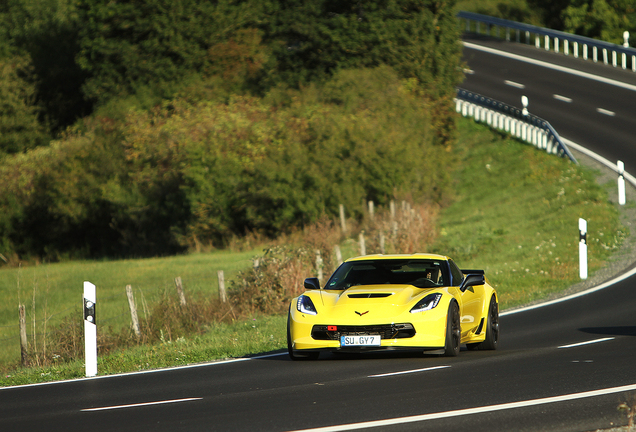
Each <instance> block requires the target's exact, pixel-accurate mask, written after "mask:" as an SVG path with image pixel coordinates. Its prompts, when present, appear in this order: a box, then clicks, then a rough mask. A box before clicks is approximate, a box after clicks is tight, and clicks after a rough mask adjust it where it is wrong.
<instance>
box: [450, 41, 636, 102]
mask: <svg viewBox="0 0 636 432" xmlns="http://www.w3.org/2000/svg"><path fill="white" fill-rule="evenodd" d="M462 43H463V44H464V46H465V47H467V48H471V49H475V50H479V51H484V52H488V53H490V54H495V55H499V56H503V57H508V58H511V59H514V60H518V61H522V62H526V63H531V64H534V65H537V66H542V67H546V68H548V69H554V70H557V71H559V72H565V73H569V74H572V75H577V76H580V77H583V78H588V79H591V80H595V81H599V82H602V83H605V84H609V85H613V86H617V87H622V88H624V89H627V90H632V91H636V85H633V84H627V83H624V82H621V81H616V80H613V79H609V78H605V77H602V76H598V75H594V74H591V73H587V72H581V71H578V70H576V69H570V68H566V67H563V66H558V65H554V64H551V63H547V62H544V61H541V60H535V59H531V58H528V57H523V56H520V55H517V54H511V53H507V52H505V51H499V50H496V49H493V48H488V47H484V46H481V45H477V44H474V43H470V42H462Z"/></svg>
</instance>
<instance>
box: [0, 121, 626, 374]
mask: <svg viewBox="0 0 636 432" xmlns="http://www.w3.org/2000/svg"><path fill="white" fill-rule="evenodd" d="M458 126H459V144H458V145H457V148H456V151H457V155H458V158H459V165H458V166H459V168H458V170H457V171H456V172H455V174H454V176H455V179H456V182H455V188H454V191H453V194H454V199H453V200H452V201H453V202H452V203H451V204H450V205H449V206H447V207H446V208H444V209H443V210H442V212H441V214H440V220H439V229H440V234H439V236H438V241H437V242H436V243H435V245H434V246H433V247H432V250H431V251H432V252H438V253H443V254H446V255H449V256H451V257H452V258H454V259H455V260H456V261H457V263H458V264H459V265H460V267H463V268H483V269H485V270H486V274H487V276H488V278H489V280H490V282H491V283H492V284H493V285H494V286H495V287H496V288H497V290H498V292H499V295H500V303H501V307H502V309H506V308H510V307H513V306H517V305H520V304H524V303H528V302H530V301H534V300H537V299H540V298H545V297H547V296H549V295H550V294H552V293H555V292H558V291H560V290H563V289H564V288H566V287H569V286H571V285H572V284H574V283H576V282H578V281H579V279H578V246H577V244H578V218H579V217H583V218H585V219H587V220H588V230H589V232H588V244H589V257H590V261H589V268H590V275H591V274H592V273H593V272H594V271H595V270H596V269H598V268H600V267H601V266H602V265H603V263H604V262H605V261H606V260H607V259H608V258H609V256H610V254H611V253H612V251H614V250H616V249H617V248H618V247H619V245H620V243H621V241H622V239H623V238H624V237H625V236H626V235H627V231H626V230H625V229H624V228H623V227H622V226H621V225H620V224H619V222H618V220H619V218H618V210H617V207H616V206H615V205H614V204H612V203H611V202H609V200H608V195H607V190H606V189H604V187H602V186H599V185H598V184H597V183H596V181H595V173H594V172H592V171H590V170H589V169H586V168H585V167H581V166H577V165H574V164H572V163H570V162H569V161H568V160H566V159H561V158H557V157H555V156H550V155H547V154H546V153H544V152H542V151H538V150H536V149H534V148H533V147H531V146H528V145H526V144H522V143H520V142H519V141H516V140H513V139H510V138H507V137H505V136H502V135H499V134H497V133H493V132H492V131H490V130H489V129H487V128H486V127H484V126H482V125H479V124H475V123H474V122H472V121H471V120H465V119H460V120H459V121H458ZM632 204H633V203H628V205H632ZM342 250H343V255H344V257H345V258H346V257H348V256H351V255H353V254H355V253H356V244H355V241H351V240H349V241H347V242H345V243H344V244H343V245H342ZM257 252H258V251H252V252H244V253H232V252H214V253H208V254H195V255H189V256H179V257H172V258H157V259H147V260H130V261H113V262H71V263H60V264H47V265H39V266H35V267H26V268H22V269H2V270H0V295H1V296H2V299H3V303H2V304H1V305H0V342H1V343H2V344H3V350H2V352H1V353H0V356H3V357H2V360H0V361H2V364H4V365H6V364H7V363H13V364H16V363H17V362H18V361H19V344H18V336H17V316H18V313H17V310H18V302H19V301H21V302H23V303H25V304H26V305H27V310H28V311H29V314H30V315H29V321H30V320H31V319H32V317H33V316H35V317H36V319H37V321H36V332H41V331H42V323H43V320H42V318H43V317H44V316H47V317H49V321H50V323H53V322H54V321H55V320H57V319H58V318H60V317H62V316H64V315H65V314H67V313H69V311H71V312H72V310H73V309H74V308H76V309H77V313H81V312H80V305H81V296H82V282H83V281H84V280H90V281H91V282H93V283H95V284H96V285H97V301H98V309H97V310H98V312H97V313H98V320H99V321H98V322H101V323H102V324H104V325H107V326H113V327H114V328H117V327H118V326H119V327H121V326H126V325H129V313H128V306H127V303H126V297H125V294H124V287H125V285H126V284H131V285H132V286H133V288H134V289H135V295H136V296H137V303H138V305H139V303H140V302H141V300H140V299H141V298H144V299H145V301H146V302H147V303H151V302H152V301H153V299H154V298H158V297H159V296H160V295H161V294H163V292H164V291H166V290H174V278H175V277H176V276H181V278H182V279H183V281H184V285H185V288H186V293H192V292H195V291H202V292H207V293H209V295H210V296H216V295H218V294H217V289H218V286H217V276H216V272H217V270H220V269H223V270H225V272H226V280H229V279H230V278H231V275H232V274H235V272H237V271H238V270H240V269H243V268H247V267H249V266H250V265H251V261H250V258H251V257H252V256H254V255H256V253H257ZM34 295H35V300H36V301H35V308H34V309H33V308H32V298H33V296H34ZM139 308H140V310H141V309H142V308H141V307H139ZM34 311H35V315H33V313H34ZM140 313H142V312H140ZM55 314H57V315H55ZM285 319H286V317H285V316H272V317H262V316H254V317H252V318H250V319H249V320H247V321H243V322H235V323H233V324H214V325H212V326H210V327H209V329H208V331H207V332H206V333H205V334H201V335H193V336H189V337H185V338H177V339H175V340H163V341H162V342H161V343H158V344H154V345H151V346H138V347H135V348H133V349H129V350H122V351H118V352H114V353H112V354H110V355H107V356H100V358H99V365H98V371H99V374H100V375H103V374H109V373H118V372H128V371H137V370H142V369H152V368H158V367H167V366H176V365H183V364H191V363H197V362H204V361H210V360H213V359H219V358H228V357H239V356H243V355H246V354H250V353H262V352H269V351H272V350H276V349H281V348H284V347H285V344H286V343H285ZM31 330H32V328H31ZM31 330H30V331H31ZM4 347H7V348H4ZM4 370H5V373H4V374H3V376H2V377H1V378H0V385H3V386H6V385H16V384H23V383H32V382H41V381H49V380H56V379H67V378H75V377H81V376H83V375H84V366H83V364H82V362H73V363H64V364H57V365H55V366H52V367H48V368H28V369H23V368H18V369H16V370H9V369H7V368H5V369H4Z"/></svg>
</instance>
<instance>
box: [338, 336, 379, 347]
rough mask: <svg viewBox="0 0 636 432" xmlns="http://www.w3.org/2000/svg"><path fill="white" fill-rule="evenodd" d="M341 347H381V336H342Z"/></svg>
mask: <svg viewBox="0 0 636 432" xmlns="http://www.w3.org/2000/svg"><path fill="white" fill-rule="evenodd" d="M340 346H343V347H346V346H380V335H366V336H340Z"/></svg>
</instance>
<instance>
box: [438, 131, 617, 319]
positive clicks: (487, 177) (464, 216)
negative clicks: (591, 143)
mask: <svg viewBox="0 0 636 432" xmlns="http://www.w3.org/2000/svg"><path fill="white" fill-rule="evenodd" d="M459 126H460V135H461V137H462V138H461V143H462V145H461V146H460V147H459V155H460V156H459V157H460V159H461V163H460V168H459V170H458V171H457V173H456V179H457V183H456V190H455V193H456V194H457V197H456V200H455V202H454V203H453V204H452V205H451V206H449V207H447V208H445V209H444V210H443V212H442V215H441V219H440V237H439V240H438V242H437V244H436V245H435V250H436V251H437V252H439V253H444V254H447V255H449V256H451V257H453V258H454V259H455V260H456V261H457V262H458V264H459V265H460V266H461V267H464V268H483V269H484V270H486V275H487V277H488V278H489V280H490V282H491V283H492V284H493V285H494V286H495V287H496V288H497V290H498V293H499V295H500V303H501V308H502V309H506V308H510V307H513V306H518V305H520V304H524V303H528V302H531V301H534V300H537V299H540V298H545V297H546V296H548V295H550V294H552V293H554V292H557V291H560V290H563V289H564V288H566V287H568V286H570V285H572V284H574V283H576V282H579V281H580V279H579V265H578V242H579V230H578V220H579V218H584V219H586V220H587V222H588V235H587V239H588V255H589V272H590V274H591V273H592V272H594V271H595V270H597V269H598V268H600V267H601V266H602V264H603V262H604V261H605V260H606V259H607V258H608V257H609V255H610V254H611V253H612V252H613V251H615V250H616V249H617V248H618V247H619V246H620V244H621V242H622V240H623V238H624V237H625V236H626V235H627V231H626V229H625V228H624V227H622V226H621V225H620V223H619V218H618V211H617V208H616V206H615V205H614V204H612V203H610V202H609V200H608V195H607V191H606V190H605V189H604V188H603V187H602V186H601V185H598V184H597V183H596V181H595V173H594V172H592V171H591V170H590V169H587V168H585V167H582V166H578V165H575V164H573V163H571V162H569V161H568V160H567V159H562V158H557V157H554V156H550V155H547V154H546V153H544V152H542V151H538V150H536V149H535V148H534V147H532V146H529V145H525V144H521V143H520V142H519V141H516V140H513V139H510V138H505V137H503V136H500V135H498V134H495V135H493V134H492V133H491V132H490V131H489V130H488V129H487V128H486V127H485V126H481V125H478V124H476V123H473V122H472V121H468V120H465V121H460V122H459Z"/></svg>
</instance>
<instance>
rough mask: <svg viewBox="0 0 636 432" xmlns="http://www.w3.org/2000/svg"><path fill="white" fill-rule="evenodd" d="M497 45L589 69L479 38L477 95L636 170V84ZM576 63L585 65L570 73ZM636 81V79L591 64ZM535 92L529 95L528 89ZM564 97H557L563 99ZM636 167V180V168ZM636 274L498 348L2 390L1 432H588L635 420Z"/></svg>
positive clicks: (222, 367)
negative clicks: (522, 104)
mask: <svg viewBox="0 0 636 432" xmlns="http://www.w3.org/2000/svg"><path fill="white" fill-rule="evenodd" d="M473 44H479V46H480V47H483V46H486V47H491V48H496V49H497V50H505V51H509V52H515V53H516V54H517V55H523V56H532V57H533V58H535V59H537V60H541V61H546V60H549V61H550V62H558V63H560V64H563V65H564V66H567V67H572V68H573V69H577V70H581V68H582V66H581V62H582V60H575V59H571V58H565V57H562V56H555V55H553V54H550V53H545V52H543V51H537V50H536V49H535V48H533V47H532V48H529V47H525V46H514V45H509V44H503V43H499V42H486V41H467V44H466V48H465V59H466V62H467V66H468V69H469V70H470V71H471V73H469V74H468V75H467V80H466V82H465V83H464V84H463V85H462V86H463V87H464V88H467V89H469V90H473V91H476V92H479V93H482V94H486V95H488V96H490V97H493V98H495V99H499V100H502V101H504V102H507V103H510V104H514V105H519V101H520V97H521V95H522V94H525V95H527V96H528V97H529V98H530V106H529V108H530V111H531V112H532V113H534V114H536V115H538V116H540V117H543V118H546V119H548V120H549V121H550V122H551V123H552V124H553V126H555V128H556V129H557V131H559V133H560V134H561V135H562V136H564V137H565V138H568V139H570V140H572V141H575V142H578V143H579V144H581V145H584V146H585V147H588V148H590V149H592V150H593V151H596V152H597V153H599V154H601V155H602V156H604V157H606V158H607V159H609V160H611V161H615V160H617V159H622V160H623V161H624V162H625V163H626V167H627V170H628V171H629V170H630V167H636V143H634V144H632V142H631V141H632V140H634V139H635V137H636V120H635V117H634V116H633V115H632V111H633V108H634V105H635V104H636V102H634V101H636V97H635V96H636V91H634V89H636V87H634V89H630V88H625V87H624V86H623V87H621V86H618V85H616V84H615V83H614V84H612V83H606V82H602V81H597V80H594V79H590V78H589V77H588V78H585V77H582V76H580V75H573V74H571V73H567V72H563V71H559V70H554V69H551V68H546V67H544V66H542V65H541V64H537V63H536V62H535V63H532V62H531V63H528V62H527V61H520V60H518V59H512V58H509V57H506V56H502V55H500V54H496V53H492V52H486V51H483V48H478V47H476V46H475V45H473ZM572 61H575V62H576V63H574V64H575V65H576V66H573V65H572V64H571V62H572ZM584 66H585V69H587V72H590V73H593V74H594V75H598V76H604V77H608V78H611V79H614V80H618V81H620V82H623V83H628V84H630V85H635V86H636V74H634V73H632V72H624V71H617V70H614V69H612V68H608V67H604V66H598V65H593V64H585V65H584ZM522 87H523V88H522ZM555 95H556V96H555ZM633 171H636V169H634V170H633ZM635 285H636V280H635V279H634V277H630V278H626V279H624V280H621V281H617V282H614V283H612V284H609V285H608V286H607V287H605V288H603V289H599V290H596V291H594V292H590V293H587V294H586V295H581V296H578V297H575V298H572V299H569V300H567V301H561V302H555V303H553V304H549V305H545V306H542V307H538V308H534V309H528V310H523V311H515V313H508V314H504V315H503V316H502V317H501V328H502V340H501V344H500V349H499V350H497V351H495V352H488V351H483V352H481V351H465V350H462V352H461V353H460V355H459V357H456V358H443V357H436V356H424V357H423V356H421V355H410V354H368V355H365V356H362V357H356V356H352V357H346V356H345V357H342V356H334V355H324V356H322V357H321V359H320V360H319V361H316V362H292V361H290V360H289V359H288V357H287V355H286V353H274V354H272V355H269V356H261V357H256V358H252V359H240V360H235V361H227V362H215V363H210V364H206V365H197V366H193V367H187V368H179V369H171V370H162V371H155V372H148V373H139V374H128V375H120V376H114V377H103V378H94V379H84V380H75V381H68V382H62V383H53V384H48V385H38V386H25V387H14V388H3V389H0V431H2V432H9V431H71V430H72V431H79V430H82V431H91V432H93V431H111V430H117V431H139V430H142V431H147V430H151V431H153V432H159V431H199V430H200V431H247V430H257V431H295V430H303V429H310V428H314V429H315V430H321V431H328V430H329V431H337V430H356V429H362V430H373V431H392V432H394V431H419V430H440V431H442V430H443V431H447V430H453V431H464V430H465V431H493V430H495V431H511V430H514V431H546V430H550V431H556V430H559V431H561V430H563V431H587V430H595V429H598V428H609V427H611V426H614V425H624V424H626V422H627V420H626V417H625V416H624V415H623V414H622V413H621V412H619V411H618V410H617V407H618V405H619V404H620V403H622V402H636V361H635V360H634V359H635V358H636V313H635V311H636V287H635Z"/></svg>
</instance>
